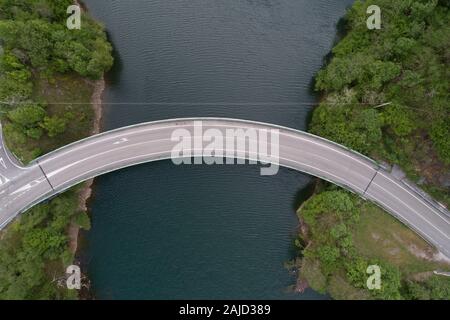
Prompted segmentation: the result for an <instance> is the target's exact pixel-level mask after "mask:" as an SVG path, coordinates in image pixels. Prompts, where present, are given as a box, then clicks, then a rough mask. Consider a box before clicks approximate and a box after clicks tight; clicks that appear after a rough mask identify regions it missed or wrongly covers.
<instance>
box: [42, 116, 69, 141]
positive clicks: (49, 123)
mask: <svg viewBox="0 0 450 320" xmlns="http://www.w3.org/2000/svg"><path fill="white" fill-rule="evenodd" d="M41 127H42V128H44V129H45V130H46V131H47V134H48V136H49V137H50V138H53V137H56V136H57V135H59V134H61V133H64V131H66V121H65V120H64V119H62V118H59V117H58V116H52V117H45V118H44V121H43V122H42V123H41Z"/></svg>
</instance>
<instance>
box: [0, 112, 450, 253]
mask: <svg viewBox="0 0 450 320" xmlns="http://www.w3.org/2000/svg"><path fill="white" fill-rule="evenodd" d="M200 122H201V126H202V130H203V131H202V132H205V131H206V130H208V129H215V130H219V131H220V132H222V133H223V135H224V136H225V132H226V130H238V129H243V130H244V131H245V130H248V129H256V130H257V131H258V132H260V131H264V130H266V131H269V132H270V130H276V131H277V132H278V133H279V135H278V136H279V165H281V166H284V167H288V168H292V169H294V170H298V171H301V172H306V173H308V174H311V175H313V176H316V177H319V178H322V179H325V180H328V181H330V182H333V183H335V184H337V185H340V186H342V187H344V188H346V189H348V190H351V191H353V192H355V193H357V194H359V195H360V196H361V197H362V198H364V199H368V200H370V201H372V202H374V203H376V204H377V205H379V206H380V207H382V208H384V209H385V210H386V211H388V212H389V213H391V214H392V215H393V216H395V217H396V218H397V219H399V220H401V221H402V222H404V223H405V224H407V225H408V226H409V227H410V228H412V229H413V230H414V231H416V232H417V233H418V234H419V235H420V236H421V237H422V238H424V239H425V240H426V241H428V242H429V243H431V244H432V245H434V246H435V247H436V248H437V249H438V250H439V251H440V252H441V253H442V254H444V255H445V256H446V257H447V258H450V215H449V213H448V211H446V210H445V209H443V208H440V207H439V206H438V205H436V204H435V203H434V202H432V201H430V200H429V199H427V197H425V196H424V195H423V194H421V193H420V192H418V191H417V190H415V189H414V188H411V187H410V186H408V185H407V184H405V183H404V182H403V181H401V180H398V179H396V178H395V177H394V176H393V175H392V174H391V173H389V172H388V171H386V170H385V169H383V168H381V167H380V166H379V165H377V164H376V163H375V162H374V161H372V160H370V159H368V158H366V157H364V156H362V155H361V154H358V153H356V152H354V151H351V150H349V149H347V148H345V147H343V146H340V145H337V144H335V143H333V142H331V141H328V140H326V139H323V138H320V137H317V136H314V135H311V134H308V133H305V132H302V131H298V130H294V129H289V128H285V127H280V126H276V125H273V124H266V123H259V122H253V121H245V120H239V119H225V118H195V119H194V118H190V119H172V120H164V121H156V122H150V123H143V124H139V125H135V126H131V127H125V128H121V129H117V130H113V131H109V132H105V133H102V134H99V135H96V136H92V137H89V138H87V139H84V140H81V141H78V142H76V143H73V144H70V145H68V146H65V147H63V148H61V149H58V150H56V151H54V152H51V153H49V154H47V155H44V156H42V157H40V158H38V159H37V160H35V161H34V162H32V163H31V164H30V165H29V166H27V167H22V166H20V165H19V164H18V163H17V161H16V160H15V159H14V157H12V156H11V155H10V153H9V152H8V150H7V148H6V147H5V145H4V143H3V139H1V130H0V141H1V143H0V229H1V228H3V227H4V226H6V225H7V224H8V223H9V222H10V221H11V220H12V219H13V218H14V217H16V216H17V215H18V214H19V213H21V212H24V211H25V210H27V209H28V208H30V207H32V206H33V205H36V204H38V203H40V202H42V201H44V200H46V199H48V198H50V197H52V196H55V195H57V194H59V193H61V192H62V191H64V190H66V189H67V188H70V187H72V186H74V185H76V184H78V183H80V182H83V181H85V180H87V179H90V178H93V177H96V176H99V175H101V174H103V173H106V172H110V171H114V170H117V169H119V168H124V167H127V166H132V165H136V164H139V163H144V162H150V161H156V160H162V159H170V158H171V152H172V150H173V148H174V146H175V145H177V144H178V142H177V141H173V139H172V138H171V137H172V134H173V132H174V130H176V129H183V130H186V132H190V133H191V134H192V136H194V135H196V134H198V129H199V124H200ZM0 129H1V128H0ZM269 136H270V135H269ZM249 139H250V140H251V138H249ZM250 140H248V139H247V142H249V141H250ZM249 143H250V142H249ZM206 145H208V143H204V145H203V146H200V149H199V148H198V146H194V145H193V146H192V148H191V151H192V153H193V154H194V155H199V156H202V155H203V153H202V149H203V147H205V146H206ZM237 145H239V144H237ZM224 149H226V146H224ZM232 151H234V150H225V152H227V153H228V152H232ZM269 151H270V148H269ZM261 156H262V154H261V153H260V151H259V150H258V153H257V154H252V153H250V152H248V151H247V150H245V151H244V153H243V154H241V156H238V155H237V154H234V158H237V157H241V158H246V159H261ZM266 160H267V162H272V163H273V162H275V163H276V161H275V160H274V159H270V158H269V159H266Z"/></svg>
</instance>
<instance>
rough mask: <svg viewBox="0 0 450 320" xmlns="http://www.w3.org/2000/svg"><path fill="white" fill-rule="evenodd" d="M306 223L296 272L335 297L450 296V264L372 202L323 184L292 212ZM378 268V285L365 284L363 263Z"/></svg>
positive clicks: (299, 241) (440, 297)
mask: <svg viewBox="0 0 450 320" xmlns="http://www.w3.org/2000/svg"><path fill="white" fill-rule="evenodd" d="M298 214H299V217H300V219H302V222H303V223H305V224H306V225H307V226H308V228H307V232H305V233H304V234H302V235H301V238H300V239H299V240H298V241H297V242H296V243H297V245H298V246H299V248H300V249H301V251H302V256H303V257H302V259H300V261H299V262H298V265H299V268H300V275H299V277H300V278H301V279H302V280H306V281H307V282H308V283H309V285H310V286H311V287H312V288H313V289H315V290H317V291H319V292H322V293H325V292H328V293H330V294H331V295H332V297H334V298H338V299H423V298H427V299H450V278H446V277H443V276H438V275H434V274H433V271H434V270H450V266H449V265H448V264H446V263H444V262H439V261H436V260H435V259H434V255H435V251H434V249H432V248H431V247H430V246H429V245H428V244H427V243H426V242H424V241H423V240H422V239H420V238H419V237H417V236H416V235H415V234H414V232H413V231H411V230H410V229H409V228H407V227H406V226H404V225H403V224H401V223H400V222H398V221H396V220H395V219H394V218H392V217H391V216H390V215H388V214H387V213H385V212H383V210H381V209H379V208H378V207H376V206H375V205H373V204H371V203H368V202H365V201H363V200H362V199H360V198H358V197H357V196H355V195H353V194H351V193H349V192H346V191H343V190H341V189H338V188H337V187H335V186H330V185H329V186H326V187H325V188H324V189H323V190H321V191H319V192H317V193H316V194H315V195H314V196H312V197H311V198H310V199H309V200H307V201H306V202H305V203H304V205H303V206H302V208H301V209H300V210H299V212H298ZM369 265H378V266H379V267H380V268H381V289H380V290H369V289H368V288H367V283H366V282H367V278H368V277H369V274H367V272H366V271H367V267H368V266H369Z"/></svg>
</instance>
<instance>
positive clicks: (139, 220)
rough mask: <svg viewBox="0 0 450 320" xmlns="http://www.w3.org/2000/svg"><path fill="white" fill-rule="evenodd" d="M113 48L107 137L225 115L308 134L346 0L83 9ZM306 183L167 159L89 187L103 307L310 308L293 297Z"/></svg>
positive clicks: (93, 255) (91, 248) (165, 0)
mask: <svg viewBox="0 0 450 320" xmlns="http://www.w3.org/2000/svg"><path fill="white" fill-rule="evenodd" d="M85 2H86V4H87V7H88V8H89V10H90V12H91V13H92V15H93V16H95V17H96V18H98V19H99V20H100V21H103V22H104V24H105V26H106V28H107V31H108V33H109V36H110V39H111V41H112V43H113V45H114V47H115V49H116V66H115V68H114V70H112V72H111V73H110V74H109V75H108V81H107V82H108V87H107V90H106V92H105V97H104V103H105V113H104V120H103V121H104V123H103V125H104V128H105V129H112V128H116V127H120V126H124V125H129V124H134V123H139V122H143V121H150V120H159V119H166V118H173V117H185V116H226V117H234V118H244V119H251V120H259V121H265V122H272V123H276V124H281V125H285V126H290V127H294V128H298V129H306V125H307V120H308V114H309V112H310V110H311V108H312V107H313V105H314V104H315V102H316V97H314V96H313V95H312V94H311V82H312V78H313V76H314V74H315V73H316V72H317V71H318V70H319V69H320V67H321V65H322V63H323V57H324V56H325V55H326V54H327V53H328V52H329V50H330V48H331V47H332V44H333V40H334V38H335V35H336V23H337V21H338V20H339V18H340V17H341V16H342V15H343V14H344V12H345V8H346V7H347V6H348V5H349V4H350V3H351V2H352V1H350V0H345V1H334V0H309V1H306V0H284V1H281V0H226V1H225V0H222V1H219V0H189V1H187V0H186V1H180V0H161V1H144V0H127V1H126V0H123V1H108V0H88V1H85ZM309 182H310V178H309V177H308V176H306V175H303V174H301V173H298V172H294V171H292V170H288V169H281V170H280V172H279V173H278V175H276V176H273V177H261V176H260V175H259V168H258V167H255V166H250V165H244V166H242V165H241V166H206V165H204V166H175V165H173V164H172V163H171V162H170V161H164V162H157V163H151V164H146V165H141V166H138V167H133V168H128V169H125V170H121V171H118V172H115V173H112V174H108V175H105V176H102V177H100V178H98V179H96V185H95V190H94V198H93V201H92V202H91V209H92V216H93V217H92V218H93V227H92V229H91V231H90V232H89V233H87V235H86V237H85V245H84V249H83V260H84V261H85V268H87V272H88V274H89V276H90V278H91V280H92V283H93V291H94V293H95V295H96V297H97V298H105V299H109V298H124V299H131V298H150V299H171V298H173V299H175V298H179V299H191V298H200V299H201V298H206V299H223V298H232V299H241V298H248V299H258V298H268V299H270V298H273V299H291V298H295V299H312V298H322V297H321V296H320V295H318V294H316V293H314V292H313V291H310V290H309V291H306V292H305V293H304V294H302V295H299V294H294V293H292V292H291V293H289V292H288V290H287V288H288V287H289V286H290V285H292V284H293V283H294V282H295V277H293V276H292V275H289V273H288V272H287V271H286V270H285V269H284V267H283V264H284V262H285V261H287V260H289V259H292V258H293V257H294V256H295V249H294V247H293V238H294V237H295V234H296V229H297V225H298V222H297V219H296V216H295V209H296V208H297V207H298V205H299V204H300V203H301V202H302V200H303V199H304V197H305V193H306V191H305V188H306V186H307V185H308V183H309Z"/></svg>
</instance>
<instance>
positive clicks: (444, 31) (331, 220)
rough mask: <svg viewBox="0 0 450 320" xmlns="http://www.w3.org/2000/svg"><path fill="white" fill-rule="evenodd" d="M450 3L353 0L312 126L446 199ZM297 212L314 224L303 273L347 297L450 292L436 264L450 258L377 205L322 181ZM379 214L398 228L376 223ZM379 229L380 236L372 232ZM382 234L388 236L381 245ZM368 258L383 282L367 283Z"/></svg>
mask: <svg viewBox="0 0 450 320" xmlns="http://www.w3.org/2000/svg"><path fill="white" fill-rule="evenodd" d="M449 3H450V2H449V1H438V0H432V1H428V0H397V1H388V0H377V1H364V2H362V1H356V2H355V3H354V4H353V6H352V7H351V8H350V9H349V10H348V12H347V14H346V16H345V18H344V19H343V21H342V24H341V30H340V31H341V35H340V38H339V41H338V42H337V44H336V45H335V47H334V48H333V50H332V52H331V55H330V57H329V59H328V61H327V62H326V65H325V67H324V68H323V69H322V70H321V71H319V73H318V74H317V77H316V85H315V88H316V90H317V91H318V92H320V94H321V102H320V105H319V106H318V107H317V108H316V109H315V110H314V111H313V115H312V121H311V123H310V129H309V130H310V132H312V133H314V134H317V135H320V136H323V137H326V138H328V139H330V140H333V141H336V142H338V143H341V144H343V145H345V146H347V147H350V148H352V149H354V150H357V151H359V152H361V153H363V154H365V155H368V156H370V157H372V158H374V159H376V160H377V161H379V162H380V163H385V164H389V165H393V164H395V165H398V166H399V167H400V168H402V169H403V170H404V171H405V173H406V175H407V177H408V178H409V179H410V180H412V181H414V182H416V183H418V184H419V185H420V186H421V188H423V189H425V190H426V191H428V192H429V193H430V194H432V195H433V196H434V197H436V198H437V199H439V200H440V201H441V202H442V203H445V204H446V205H447V206H448V205H449V203H450V201H449V199H450V193H449V187H450V170H449V169H450V139H449V136H450V105H449V103H448V102H449V92H450V90H449V89H450V88H449V85H450V73H449V69H448V65H449V64H450V14H449ZM369 5H378V6H379V7H380V8H381V29H379V30H369V29H368V28H367V26H366V19H367V17H368V15H367V13H366V9H367V7H368V6H369ZM299 217H300V219H301V220H302V221H303V222H305V223H306V225H307V226H308V228H307V229H308V231H307V232H306V233H304V234H302V235H301V236H300V238H299V239H298V240H297V244H298V245H299V248H300V256H301V259H300V260H301V262H299V261H297V263H299V264H300V281H307V282H308V283H309V285H310V286H311V287H312V288H313V289H316V290H318V291H320V292H323V293H325V292H328V293H330V294H331V295H332V296H333V297H335V298H347V299H348V298H350V299H366V298H375V299H450V280H449V278H445V277H438V276H436V275H433V273H432V272H431V271H432V270H435V269H436V268H437V269H439V268H441V267H443V268H448V265H446V266H445V265H444V266H442V265H439V263H438V262H436V261H429V260H426V259H421V258H419V257H417V256H414V254H413V253H412V250H405V247H406V246H407V245H405V243H406V244H407V243H408V241H412V242H411V243H410V245H415V246H416V247H421V246H423V247H424V248H425V249H424V250H427V249H426V247H427V246H426V244H424V243H422V242H421V241H420V240H419V239H418V238H417V237H416V236H415V235H413V234H412V233H411V232H409V233H408V230H405V228H406V227H405V226H403V225H402V224H401V223H399V222H397V221H395V220H394V219H390V217H388V216H387V214H386V213H385V212H383V211H382V210H381V209H379V208H376V207H375V206H373V205H371V204H369V203H365V202H363V201H362V200H360V199H358V198H356V197H355V196H354V195H351V194H349V193H347V192H345V191H343V190H337V189H336V188H335V187H333V186H329V185H325V186H324V185H323V184H321V187H320V188H318V190H316V192H315V194H314V195H313V196H312V197H311V198H310V199H309V200H308V201H307V202H306V203H305V204H304V206H302V208H301V209H300V210H299ZM381 220H384V221H385V225H384V226H383V227H384V229H385V230H391V234H392V233H393V234H396V235H398V237H397V238H395V239H394V238H392V237H391V236H392V235H391V234H388V233H387V232H385V230H378V231H376V230H377V228H378V229H379V226H378V223H379V222H380V221H381ZM362 221H363V222H362ZM361 230H365V231H364V232H360V231H361ZM381 234H384V237H385V238H384V239H385V240H384V242H380V241H375V240H376V239H375V238H381ZM400 235H403V236H404V237H403V238H402V237H400ZM357 237H358V239H356V238H357ZM408 239H409V240H408ZM412 239H414V240H412ZM357 240H359V241H357ZM385 243H388V244H389V245H388V246H386V247H383V246H384V244H385ZM369 244H372V245H371V246H370V247H369ZM388 252H402V254H400V253H398V254H395V255H390V254H387V253H388ZM414 253H416V254H417V250H416V252H414ZM372 264H376V265H379V266H380V267H381V270H382V281H383V284H384V285H383V286H382V289H381V290H379V291H377V290H373V291H370V290H368V289H367V287H366V283H365V279H366V278H367V275H366V273H365V271H366V268H367V266H369V265H372Z"/></svg>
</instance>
